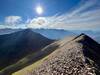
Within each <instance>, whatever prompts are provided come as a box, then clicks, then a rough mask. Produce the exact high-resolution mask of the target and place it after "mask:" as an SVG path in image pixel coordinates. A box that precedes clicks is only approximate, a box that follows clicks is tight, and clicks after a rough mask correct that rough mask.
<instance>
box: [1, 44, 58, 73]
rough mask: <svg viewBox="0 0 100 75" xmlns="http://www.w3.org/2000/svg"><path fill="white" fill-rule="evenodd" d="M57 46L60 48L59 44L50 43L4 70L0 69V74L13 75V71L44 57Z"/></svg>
mask: <svg viewBox="0 0 100 75" xmlns="http://www.w3.org/2000/svg"><path fill="white" fill-rule="evenodd" d="M56 48H58V45H56V44H54V43H52V44H50V45H48V46H47V47H45V48H44V49H42V50H40V51H38V52H36V53H33V54H31V55H28V56H26V57H25V58H23V59H21V60H20V61H18V62H17V63H16V64H13V65H10V66H8V67H6V68H4V69H3V70H1V71H0V75H11V74H12V73H14V72H16V71H18V70H20V69H22V68H24V67H26V66H28V65H30V64H32V63H35V62H36V61H38V60H40V59H42V58H44V57H45V56H47V55H48V54H50V53H51V52H53V51H54V50H55V49H56Z"/></svg>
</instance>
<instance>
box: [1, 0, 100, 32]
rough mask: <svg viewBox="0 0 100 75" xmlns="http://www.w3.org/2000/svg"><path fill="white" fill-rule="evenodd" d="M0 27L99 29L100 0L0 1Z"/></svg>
mask: <svg viewBox="0 0 100 75" xmlns="http://www.w3.org/2000/svg"><path fill="white" fill-rule="evenodd" d="M38 7H40V8H41V10H42V13H41V12H40V14H39V12H37V9H38ZM0 28H46V29H65V30H99V28H100V0H0Z"/></svg>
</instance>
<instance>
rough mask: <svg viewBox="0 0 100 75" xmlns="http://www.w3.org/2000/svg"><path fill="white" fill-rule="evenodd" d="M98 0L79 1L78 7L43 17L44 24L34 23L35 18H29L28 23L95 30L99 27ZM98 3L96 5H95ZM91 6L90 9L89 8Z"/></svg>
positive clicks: (35, 26)
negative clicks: (67, 11) (60, 13)
mask: <svg viewBox="0 0 100 75" xmlns="http://www.w3.org/2000/svg"><path fill="white" fill-rule="evenodd" d="M98 1H99V0H87V1H86V2H83V4H82V3H81V5H80V7H77V8H75V9H74V10H73V11H71V12H69V13H66V14H63V15H60V16H58V15H54V16H52V17H45V20H46V21H47V22H46V24H45V25H42V26H40V25H36V24H37V23H38V21H37V19H33V20H31V21H32V23H31V25H29V26H30V27H31V26H32V27H33V28H52V29H66V30H69V29H70V30H71V29H83V30H84V29H85V30H86V29H90V30H95V29H98V28H100V9H98V8H97V7H98V6H99V7H100V2H98ZM97 5H98V6H97ZM89 8H91V10H89Z"/></svg>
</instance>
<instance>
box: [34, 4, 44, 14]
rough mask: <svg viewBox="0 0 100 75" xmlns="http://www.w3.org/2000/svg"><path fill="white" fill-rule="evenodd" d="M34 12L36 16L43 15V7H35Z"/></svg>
mask: <svg viewBox="0 0 100 75" xmlns="http://www.w3.org/2000/svg"><path fill="white" fill-rule="evenodd" d="M36 12H37V14H39V15H41V14H42V13H43V7H42V6H40V5H39V6H37V7H36Z"/></svg>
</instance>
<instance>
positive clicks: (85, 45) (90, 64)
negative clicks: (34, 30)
mask: <svg viewBox="0 0 100 75" xmlns="http://www.w3.org/2000/svg"><path fill="white" fill-rule="evenodd" d="M62 41H63V45H61V46H59V47H58V48H57V49H56V50H55V51H54V52H53V53H51V54H50V55H49V57H48V58H46V59H44V60H43V62H42V63H41V65H40V66H37V67H36V68H34V69H33V70H31V71H29V72H26V73H27V74H26V75H38V74H39V75H51V74H52V75H69V74H71V75H75V74H76V75H95V74H96V75H99V74H100V70H99V68H100V65H98V64H100V61H99V59H100V58H99V57H98V56H97V55H95V54H98V53H99V49H100V45H99V44H98V43H97V42H95V41H94V40H93V39H92V38H90V37H89V36H87V35H85V34H83V33H82V34H81V35H79V36H77V37H75V38H73V39H71V40H70V41H67V42H66V39H63V40H61V41H60V42H58V44H62ZM89 45H90V46H89ZM91 45H94V46H95V47H92V48H91ZM95 51H97V52H95ZM15 75H17V74H15ZM22 75H24V74H22Z"/></svg>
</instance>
